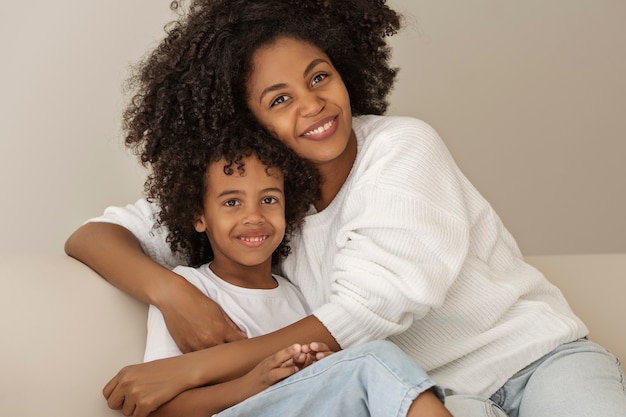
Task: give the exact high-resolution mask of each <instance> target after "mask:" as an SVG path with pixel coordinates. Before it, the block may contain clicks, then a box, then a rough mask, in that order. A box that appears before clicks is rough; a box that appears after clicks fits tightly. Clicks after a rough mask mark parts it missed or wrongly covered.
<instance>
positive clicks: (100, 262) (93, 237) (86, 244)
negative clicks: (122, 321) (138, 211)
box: [65, 222, 245, 352]
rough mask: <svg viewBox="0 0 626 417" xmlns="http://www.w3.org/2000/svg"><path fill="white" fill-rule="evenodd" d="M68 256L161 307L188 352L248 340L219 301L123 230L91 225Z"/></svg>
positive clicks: (78, 234) (71, 241)
mask: <svg viewBox="0 0 626 417" xmlns="http://www.w3.org/2000/svg"><path fill="white" fill-rule="evenodd" d="M65 252H66V253H67V254H68V255H69V256H72V257H74V258H76V259H78V260H79V261H81V262H83V263H85V264H86V265H88V266H89V267H91V268H92V269H93V270H94V271H96V272H97V273H98V274H100V275H101V276H102V277H104V278H105V279H106V280H107V281H109V282H110V283H111V284H113V285H114V286H115V287H117V288H119V289H121V290H122V291H124V292H126V293H128V294H130V295H131V296H133V297H135V298H137V299H139V300H141V301H143V302H144V303H147V304H153V305H155V306H156V307H158V308H159V310H161V312H162V313H163V316H164V317H165V322H166V324H167V327H168V329H169V330H170V332H171V334H172V337H173V338H174V340H175V341H176V343H177V345H178V347H179V348H180V350H181V351H182V352H189V351H193V350H198V349H203V348H206V347H209V346H214V345H216V344H220V343H224V342H230V341H235V340H239V339H242V338H244V337H245V336H244V335H243V334H242V333H241V332H240V331H239V329H238V328H237V326H236V325H235V324H234V323H233V322H232V321H231V320H230V319H229V318H228V316H227V315H226V314H224V312H223V311H222V309H221V308H220V307H219V306H218V305H217V304H216V303H215V302H213V301H212V300H211V299H210V298H208V297H206V296H205V295H204V294H202V293H201V292H200V291H198V290H197V289H196V288H195V287H194V286H193V285H192V284H190V283H189V282H187V280H185V279H184V278H182V277H181V276H179V275H177V274H175V273H173V272H172V271H170V270H169V269H167V268H165V267H164V266H161V265H160V264H158V263H157V262H155V261H153V260H152V259H150V258H149V257H148V256H147V255H145V254H144V252H143V250H142V248H141V245H140V244H139V241H138V240H137V238H136V237H135V236H134V235H133V234H132V233H131V232H130V231H129V230H127V229H125V228H124V227H122V226H118V225H116V224H112V223H104V222H89V223H86V224H84V225H83V226H81V227H80V228H78V229H77V230H76V231H75V232H74V233H73V234H72V235H71V236H70V237H69V238H68V239H67V241H66V243H65Z"/></svg>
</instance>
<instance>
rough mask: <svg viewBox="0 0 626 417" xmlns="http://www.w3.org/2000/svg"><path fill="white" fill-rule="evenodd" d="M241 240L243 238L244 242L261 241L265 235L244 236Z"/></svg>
mask: <svg viewBox="0 0 626 417" xmlns="http://www.w3.org/2000/svg"><path fill="white" fill-rule="evenodd" d="M242 240H245V241H246V242H261V241H263V240H265V236H259V237H244V238H242Z"/></svg>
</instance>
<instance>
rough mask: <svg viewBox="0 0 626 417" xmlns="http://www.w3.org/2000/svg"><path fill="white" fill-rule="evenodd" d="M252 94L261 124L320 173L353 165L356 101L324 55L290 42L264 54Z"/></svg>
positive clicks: (258, 55) (256, 65)
mask: <svg viewBox="0 0 626 417" xmlns="http://www.w3.org/2000/svg"><path fill="white" fill-rule="evenodd" d="M247 91H248V107H249V108H250V110H251V111H252V114H253V115H254V116H255V117H256V119H257V120H259V121H260V122H261V124H262V125H264V126H265V127H266V128H267V129H268V130H269V131H270V132H272V133H273V134H274V135H275V136H277V137H278V138H279V139H280V140H281V141H282V142H284V143H285V144H286V145H288V146H289V147H290V148H292V149H293V150H294V151H295V152H296V154H298V155H299V156H300V157H302V158H304V159H307V160H309V161H311V162H313V163H314V164H315V165H317V166H318V168H322V167H324V166H327V167H328V168H332V167H333V166H336V164H350V166H351V165H352V162H353V159H354V157H353V155H351V154H350V151H349V148H348V146H347V145H348V143H349V141H350V140H352V141H354V137H353V133H352V111H351V108H350V98H349V96H348V91H347V90H346V86H345V85H344V83H343V80H342V79H341V76H340V75H339V73H338V72H337V70H336V69H335V67H334V66H333V64H332V62H331V61H330V59H329V58H328V56H327V55H326V54H325V53H324V52H323V51H322V50H320V49H319V48H317V47H315V46H313V45H311V44H309V43H307V42H303V41H301V40H297V39H293V38H286V37H281V38H278V39H277V40H276V41H274V42H273V43H271V44H269V45H266V46H263V47H261V48H259V49H258V50H257V51H256V52H255V54H254V55H253V57H252V74H251V75H250V78H249V80H248V83H247Z"/></svg>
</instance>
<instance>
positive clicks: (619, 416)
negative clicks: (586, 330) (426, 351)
mask: <svg viewBox="0 0 626 417" xmlns="http://www.w3.org/2000/svg"><path fill="white" fill-rule="evenodd" d="M446 406H447V407H448V408H449V409H450V411H451V412H452V414H454V415H455V416H456V417H479V416H480V417H487V416H490V417H491V416H498V417H502V416H508V417H544V416H545V417H548V416H549V417H558V416H564V417H565V416H567V417H578V416H580V417H582V416H589V415H599V416H600V415H601V416H603V417H623V416H626V387H625V382H624V373H623V369H622V368H621V367H620V364H619V361H618V360H617V358H616V357H615V356H614V355H612V354H611V353H609V352H607V351H606V350H605V349H604V348H602V347H601V346H599V345H597V344H595V343H593V342H590V341H588V340H586V339H581V340H578V341H575V342H572V343H567V344H564V345H562V346H560V347H558V348H557V349H555V350H554V351H553V352H551V353H549V354H548V355H546V356H544V357H543V358H541V359H539V360H538V361H536V362H534V363H532V364H530V365H529V366H528V367H526V368H525V369H523V370H521V371H520V372H518V373H517V374H516V375H514V376H513V377H512V378H511V379H510V380H509V381H508V382H507V383H506V384H505V385H504V386H503V387H502V388H501V389H500V390H498V391H497V392H496V393H495V394H494V395H492V396H491V398H490V399H485V398H480V397H476V396H468V395H451V396H448V397H446Z"/></svg>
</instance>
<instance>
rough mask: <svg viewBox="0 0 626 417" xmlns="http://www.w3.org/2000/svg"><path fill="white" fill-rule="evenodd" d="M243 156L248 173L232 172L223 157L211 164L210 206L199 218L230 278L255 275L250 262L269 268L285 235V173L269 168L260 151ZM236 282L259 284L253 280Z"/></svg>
mask: <svg viewBox="0 0 626 417" xmlns="http://www.w3.org/2000/svg"><path fill="white" fill-rule="evenodd" d="M243 162H244V164H245V166H244V169H245V171H244V172H243V174H240V173H239V172H238V171H237V169H236V167H233V170H234V172H233V173H232V174H231V175H226V174H225V173H224V165H226V162H225V160H223V159H222V160H220V161H218V162H213V163H211V164H210V165H209V167H208V168H207V172H206V176H207V177H206V180H207V182H206V184H207V189H206V193H205V196H204V211H203V213H202V215H201V216H200V217H199V218H198V219H197V220H196V222H195V228H196V230H197V231H198V232H205V233H206V234H207V236H208V238H209V241H210V242H211V248H212V249H213V253H214V255H215V259H214V261H213V264H212V265H211V269H212V270H213V271H214V272H215V273H216V274H217V275H218V276H220V277H221V278H222V279H225V280H226V281H232V280H233V278H232V277H237V276H242V275H244V276H251V275H252V274H250V273H249V272H250V271H249V270H248V269H246V268H247V267H257V266H263V267H266V268H267V269H268V271H269V269H270V267H271V256H272V253H273V252H274V250H275V249H276V248H277V247H278V245H279V244H280V242H281V241H282V240H283V236H284V235H285V195H284V188H283V187H284V185H283V182H284V181H283V175H282V173H281V172H280V170H279V169H277V168H270V169H269V170H268V169H267V168H266V167H265V165H263V163H262V162H261V161H259V159H258V158H257V156H256V155H253V156H250V157H247V158H244V160H243ZM242 271H244V273H243V274H242ZM229 278H231V279H230V280H229ZM263 278H265V277H263ZM231 283H233V284H235V285H240V286H248V285H249V286H252V287H254V285H253V284H252V283H249V282H248V283H247V284H246V283H245V282H243V283H242V282H231Z"/></svg>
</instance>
